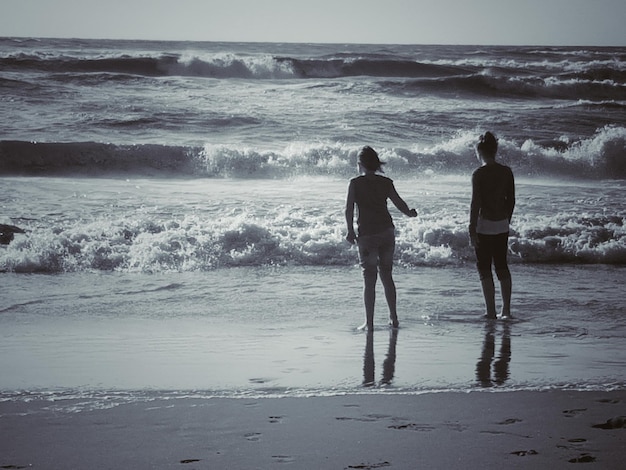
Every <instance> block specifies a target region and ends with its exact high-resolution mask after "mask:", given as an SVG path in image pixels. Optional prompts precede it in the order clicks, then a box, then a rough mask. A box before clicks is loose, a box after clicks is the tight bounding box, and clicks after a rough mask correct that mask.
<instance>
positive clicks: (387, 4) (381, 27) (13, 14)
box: [0, 0, 626, 46]
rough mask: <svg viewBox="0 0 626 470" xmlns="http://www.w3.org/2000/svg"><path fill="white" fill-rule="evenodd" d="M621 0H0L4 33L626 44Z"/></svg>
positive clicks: (0, 28)
mask: <svg viewBox="0 0 626 470" xmlns="http://www.w3.org/2000/svg"><path fill="white" fill-rule="evenodd" d="M625 24H626V1H625V0H307V1H302V0H105V1H103V0H0V36H4V37H8V36H17V37H60V38H97V39H156V40H190V41H242V42H324V43H376V44H474V45H476V44H481V45H565V46H568V45H572V46H580V45H583V46H626V27H625V26H624V25H625Z"/></svg>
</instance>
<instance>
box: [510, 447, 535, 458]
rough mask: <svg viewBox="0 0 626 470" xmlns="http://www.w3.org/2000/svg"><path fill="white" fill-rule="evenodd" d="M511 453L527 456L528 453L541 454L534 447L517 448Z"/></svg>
mask: <svg viewBox="0 0 626 470" xmlns="http://www.w3.org/2000/svg"><path fill="white" fill-rule="evenodd" d="M511 454H513V455H517V456H519V457H525V456H527V455H537V454H539V452H537V451H536V450H534V449H530V450H516V451H515V452H511Z"/></svg>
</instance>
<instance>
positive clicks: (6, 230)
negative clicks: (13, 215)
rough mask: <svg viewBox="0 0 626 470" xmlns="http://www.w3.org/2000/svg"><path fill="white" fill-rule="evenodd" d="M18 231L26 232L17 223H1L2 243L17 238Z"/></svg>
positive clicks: (0, 242)
mask: <svg viewBox="0 0 626 470" xmlns="http://www.w3.org/2000/svg"><path fill="white" fill-rule="evenodd" d="M16 233H26V232H24V230H22V229H21V228H19V227H16V226H15V225H6V224H0V245H8V244H9V243H11V242H12V241H13V239H14V238H15V234H16Z"/></svg>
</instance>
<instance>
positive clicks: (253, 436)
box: [243, 432, 261, 442]
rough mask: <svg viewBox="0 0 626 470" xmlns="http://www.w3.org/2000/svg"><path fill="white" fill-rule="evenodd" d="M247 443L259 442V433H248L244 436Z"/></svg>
mask: <svg viewBox="0 0 626 470" xmlns="http://www.w3.org/2000/svg"><path fill="white" fill-rule="evenodd" d="M243 437H245V438H246V439H247V440H248V441H252V442H256V441H260V440H261V433H260V432H249V433H247V434H244V436H243Z"/></svg>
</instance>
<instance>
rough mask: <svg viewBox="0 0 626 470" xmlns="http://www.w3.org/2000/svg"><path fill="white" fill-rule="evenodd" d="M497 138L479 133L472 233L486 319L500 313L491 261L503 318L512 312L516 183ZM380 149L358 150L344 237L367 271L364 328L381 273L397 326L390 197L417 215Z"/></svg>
mask: <svg viewBox="0 0 626 470" xmlns="http://www.w3.org/2000/svg"><path fill="white" fill-rule="evenodd" d="M497 149H498V142H497V139H496V138H495V136H494V135H493V134H492V133H490V132H487V133H486V134H485V135H484V136H481V139H480V142H479V143H478V145H477V148H476V152H477V155H478V157H479V159H480V160H481V161H482V166H481V167H480V168H478V169H477V170H476V171H475V172H474V173H473V175H472V201H471V205H470V224H469V233H470V240H471V244H472V246H474V249H475V251H476V260H477V268H478V273H479V276H480V280H481V284H482V289H483V294H484V298H485V307H486V314H485V316H486V317H487V318H496V308H495V287H494V282H493V276H492V273H491V266H492V263H493V264H494V265H495V271H496V275H497V277H498V279H499V281H500V286H501V291H502V301H503V306H502V311H501V315H502V317H503V318H509V317H510V316H511V274H510V272H509V269H508V265H507V259H506V255H507V250H508V233H509V223H510V221H511V217H512V215H513V208H514V206H515V183H514V179H513V173H512V171H511V169H510V168H509V167H506V166H504V165H501V164H499V163H497V162H496V161H495V160H496V153H497ZM384 164H385V162H381V161H380V159H379V157H378V154H377V153H376V151H374V149H372V148H371V147H363V148H362V149H361V151H360V152H359V154H358V166H359V173H361V174H360V175H359V176H357V177H355V178H352V179H351V180H350V184H349V186H348V196H347V199H346V209H345V215H346V223H347V227H348V233H347V235H346V240H348V242H350V243H351V244H354V243H357V245H358V249H359V264H360V266H361V270H362V273H363V282H364V286H363V302H364V304H365V323H364V324H363V325H362V326H361V327H360V328H367V330H368V331H372V330H373V328H374V304H375V300H376V282H377V279H378V275H379V274H380V279H381V282H382V284H383V288H384V291H385V298H386V300H387V306H388V307H389V324H390V325H391V326H392V327H394V328H397V327H398V325H399V321H398V314H397V305H396V286H395V283H394V281H393V277H392V268H393V255H394V250H395V228H394V225H393V220H392V217H391V215H390V214H389V210H388V209H387V199H390V200H391V202H393V204H394V205H395V206H396V207H397V208H398V210H400V212H402V213H403V214H405V215H407V216H409V217H416V216H417V212H416V210H415V209H409V206H408V205H407V204H406V202H405V201H404V200H403V199H402V198H401V197H400V195H399V194H398V192H397V191H396V189H395V187H394V184H393V181H392V180H391V179H390V178H387V177H385V176H383V175H380V174H379V173H382V172H383V171H382V165H384ZM355 205H356V206H357V208H358V217H357V226H358V236H357V233H356V232H355V230H354V207H355Z"/></svg>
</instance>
